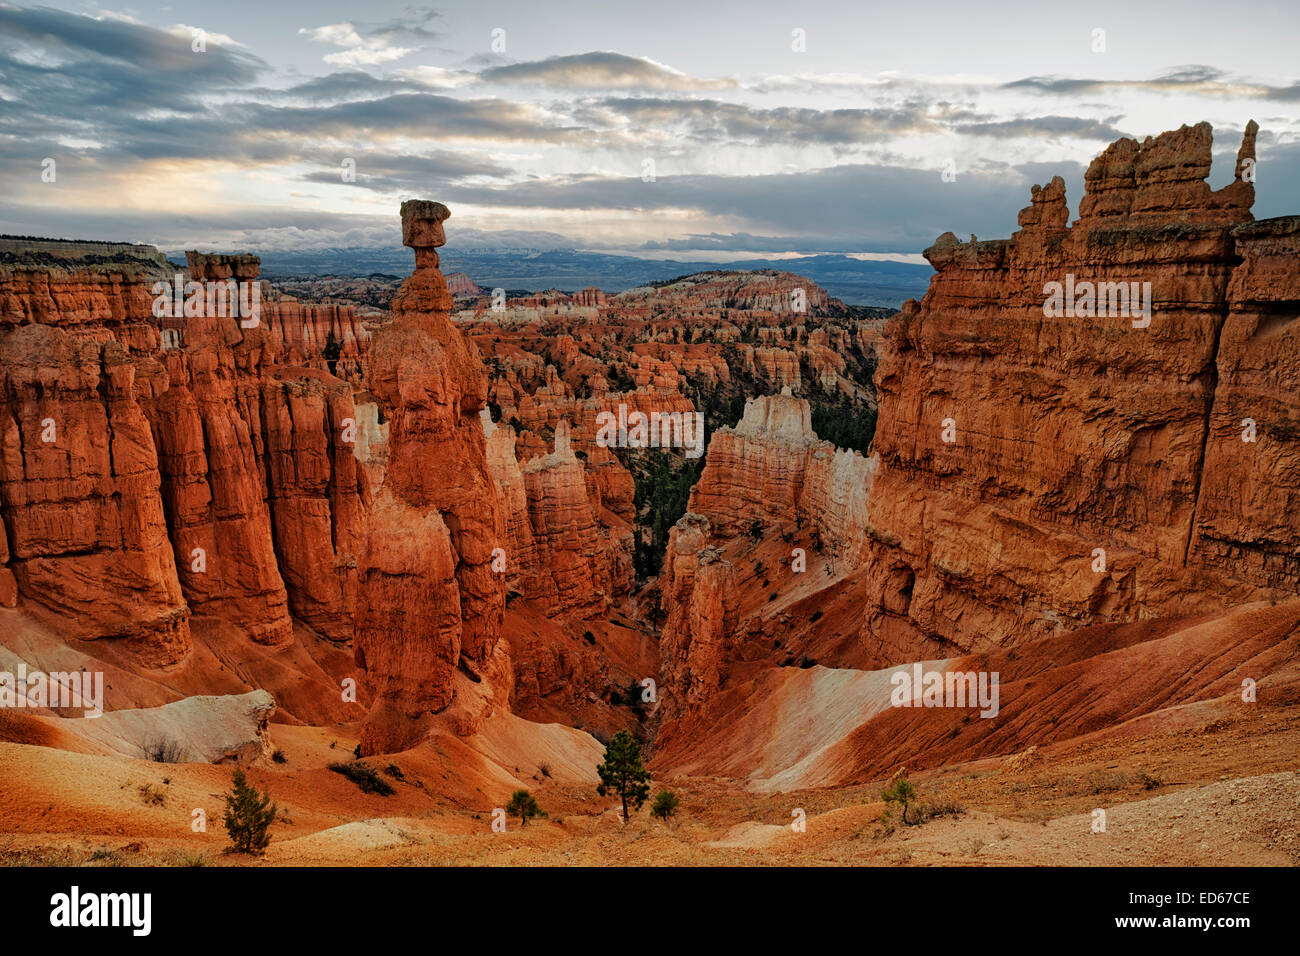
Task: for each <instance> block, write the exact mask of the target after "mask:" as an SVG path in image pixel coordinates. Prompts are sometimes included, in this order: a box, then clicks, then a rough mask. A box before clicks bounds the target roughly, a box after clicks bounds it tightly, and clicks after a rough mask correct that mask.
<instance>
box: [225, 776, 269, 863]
mask: <svg viewBox="0 0 1300 956" xmlns="http://www.w3.org/2000/svg"><path fill="white" fill-rule="evenodd" d="M231 784H232V787H231V791H230V793H228V794H226V813H225V816H224V818H223V822H224V823H225V825H226V832H227V833H229V834H230V842H231V844H232V846H233V847H234V849H235V851H236V852H239V853H260V852H262V851H263V850H265V849H266V845H267V844H268V843H270V842H271V834H270V832H269V828H270V826H271V821H272V820H274V819H275V814H276V808H275V804H274V803H271V792H270V791H269V790H265V791H263V792H262V793H261V794H259V793H258V792H257V788H256V787H253V786H250V785H249V783H248V780H247V778H246V777H245V776H244V771H243V770H242V769H239V768H236V769H235V773H234V776H233V777H232V778H231ZM268 805H269V806H268Z"/></svg>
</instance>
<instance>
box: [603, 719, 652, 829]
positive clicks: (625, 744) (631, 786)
mask: <svg viewBox="0 0 1300 956" xmlns="http://www.w3.org/2000/svg"><path fill="white" fill-rule="evenodd" d="M596 773H598V774H600V786H598V787H597V788H596V792H597V793H598V794H600V795H601V796H602V797H604V796H608V795H609V794H611V793H617V794H618V795H619V797H620V798H622V801H623V822H624V823H627V821H628V811H627V805H628V804H629V803H631V804H632V809H633V810H638V809H640V807H641V804H643V803H645V800H646V797H648V796H650V783H649V781H650V771H648V770H646V768H645V766H644V765H643V764H642V763H641V745H640V744H639V743H637V742H636V738H635V737H633V736H632V735H631V734H630V733H628V732H627V731H626V730H620V731H619V732H618V733H616V734H615V735H614V737H613V739H612V740H610V742H609V744H608V746H606V747H605V762H604V763H602V764H601V765H600V766H599V767H597V768H596Z"/></svg>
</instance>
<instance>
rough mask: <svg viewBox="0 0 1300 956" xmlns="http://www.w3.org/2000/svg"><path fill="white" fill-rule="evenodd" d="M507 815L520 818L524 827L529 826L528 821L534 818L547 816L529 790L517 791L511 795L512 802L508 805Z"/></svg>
mask: <svg viewBox="0 0 1300 956" xmlns="http://www.w3.org/2000/svg"><path fill="white" fill-rule="evenodd" d="M506 813H508V814H510V815H511V816H513V817H518V818H519V822H520V824H521V825H522V826H528V821H529V820H531V819H532V818H533V817H544V816H546V814H545V813H543V812H542V808H541V807H539V806H538V805H537V801H536V800H535V799H533V795H532V794H531V793H529V792H528V791H527V790H516V791H515V792H514V793H512V794H511V795H510V802H509V803H507V804H506Z"/></svg>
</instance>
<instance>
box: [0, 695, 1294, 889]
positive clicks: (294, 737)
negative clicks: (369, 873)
mask: <svg viewBox="0 0 1300 956" xmlns="http://www.w3.org/2000/svg"><path fill="white" fill-rule="evenodd" d="M539 726H544V725H533V724H527V723H526V722H523V721H519V722H518V723H517V724H516V725H515V730H516V733H517V737H516V739H514V740H513V741H510V743H513V744H514V745H516V746H517V748H518V749H517V752H523V750H525V749H529V748H532V749H533V751H534V752H536V746H537V741H536V739H535V734H536V730H537V728H538V727H539ZM271 735H272V737H273V739H274V741H275V743H276V745H277V746H278V747H280V748H281V749H282V751H283V754H284V756H285V758H286V762H285V763H283V764H270V765H267V766H261V767H258V768H257V769H255V770H252V771H250V779H251V780H252V781H253V782H254V783H255V784H257V785H259V786H267V787H269V788H270V790H271V793H272V795H273V797H274V799H275V802H276V805H277V807H278V808H279V810H280V816H279V818H278V820H277V823H276V824H275V825H274V826H273V828H272V833H273V840H272V843H271V845H270V847H269V848H268V850H267V852H266V854H265V855H264V856H262V857H250V856H245V855H240V854H228V853H226V852H225V851H224V847H225V845H226V838H225V834H224V832H223V831H222V829H221V826H220V824H219V822H218V821H217V820H216V819H210V825H209V827H208V830H207V832H206V833H197V834H196V833H193V832H191V830H190V827H189V826H188V821H189V819H190V812H189V808H190V807H192V806H200V805H206V806H208V807H209V808H211V807H213V806H215V805H218V804H219V800H218V797H219V796H220V794H221V793H222V792H223V791H224V790H225V789H227V785H228V770H227V769H226V768H222V767H215V766H208V765H199V764H181V765H160V764H157V763H151V762H149V761H145V760H131V759H122V758H107V757H102V756H95V755H89V754H78V753H69V752H66V751H60V750H54V749H47V748H32V747H28V746H22V745H17V744H11V743H0V775H3V776H4V777H10V775H12V774H17V773H20V772H21V773H23V774H24V776H25V779H26V780H27V781H28V785H27V786H25V787H24V789H23V790H22V791H21V792H18V791H14V790H11V789H8V788H6V792H5V793H4V795H3V798H2V799H3V801H4V802H3V806H0V813H3V818H4V819H5V820H6V821H11V822H12V821H16V820H22V821H23V824H22V826H21V828H20V832H13V833H6V834H4V835H0V865H73V866H122V865H130V866H155V865H159V866H197V865H209V866H277V865H278V866H285V865H288V866H294V865H309V866H356V865H394V866H461V865H502V866H519V865H540V866H548V865H551V866H597V865H610V864H614V865H624V866H696V865H700V866H731V865H745V866H750V865H760V866H761V865H799V866H809V865H812V866H816V865H877V866H896V865H911V866H950V865H955V866H997V865H1029V866H1062V865H1095V866H1118V865H1128V866H1153V865H1155V866H1166V865H1177V866H1207V865H1219V866H1222V865H1229V866H1251V865H1253V866H1259V865H1274V866H1278V865H1280V866H1292V865H1297V864H1300V772H1297V771H1296V770H1295V769H1294V767H1295V754H1296V753H1297V752H1300V706H1297V705H1294V704H1292V705H1289V706H1275V707H1270V706H1266V705H1260V706H1258V707H1257V708H1256V709H1250V710H1247V711H1244V712H1241V713H1239V714H1237V715H1236V716H1228V717H1219V718H1216V719H1213V720H1210V721H1208V722H1206V723H1204V724H1200V725H1198V726H1195V727H1192V728H1190V729H1181V730H1174V731H1158V732H1154V733H1143V734H1138V735H1129V734H1126V733H1124V732H1123V728H1120V729H1119V730H1117V731H1116V732H1102V733H1094V734H1090V735H1086V736H1085V737H1083V738H1080V739H1076V740H1072V741H1069V742H1065V743H1062V744H1055V745H1049V746H1047V747H1044V748H1042V749H1041V750H1035V751H1032V752H1030V753H1029V754H1028V755H1017V756H1013V757H1011V758H1004V757H997V758H988V759H983V760H975V761H970V762H960V763H954V764H951V765H947V766H943V767H940V768H937V769H934V770H927V771H921V772H917V773H914V774H909V779H910V780H911V781H912V783H913V784H914V786H915V787H916V790H917V793H918V797H919V798H920V799H921V800H922V801H924V802H937V803H940V804H946V805H950V806H954V805H955V806H956V807H958V808H960V810H959V812H957V813H956V814H955V815H944V816H941V817H936V818H935V819H932V820H929V821H928V822H925V823H921V824H918V825H913V826H896V827H894V828H892V830H891V829H889V828H886V827H885V826H883V825H882V824H881V823H880V817H881V814H882V812H883V811H884V809H885V805H884V804H883V803H882V802H881V801H880V791H881V787H882V785H883V783H884V782H885V781H884V780H877V781H871V782H868V783H864V784H861V785H856V786H849V787H835V788H818V789H809V790H798V791H793V792H790V793H773V794H759V793H754V792H752V791H751V790H748V789H746V787H745V786H743V785H742V784H741V783H740V782H738V781H736V780H729V779H725V778H717V777H670V778H668V779H664V780H658V779H657V780H656V781H655V783H656V785H664V786H670V787H671V788H672V789H673V790H674V791H675V792H676V793H678V795H679V796H680V797H681V799H682V807H681V812H680V813H679V816H678V818H677V819H676V820H675V821H674V822H673V823H671V824H663V823H659V822H652V821H650V820H649V818H648V815H647V813H646V811H645V810H644V809H642V810H641V811H640V812H639V813H636V814H634V816H633V818H632V820H631V822H630V823H629V824H627V825H626V826H625V825H624V824H623V823H622V821H621V820H620V818H619V812H618V806H617V801H616V800H611V799H609V798H601V797H598V796H597V795H596V793H595V788H594V787H592V786H574V785H566V784H563V783H556V782H553V781H551V780H548V779H547V777H546V776H545V775H544V773H543V771H542V770H541V768H539V767H534V766H528V765H520V766H518V768H517V770H516V768H514V767H510V768H506V769H507V770H508V771H512V772H514V775H515V776H516V778H517V779H524V780H527V781H528V782H529V784H530V785H531V789H532V792H533V794H534V795H535V796H536V797H537V799H538V802H539V804H540V805H541V807H542V809H543V810H544V811H546V813H547V814H548V816H547V818H545V819H539V820H535V821H533V822H532V823H531V824H530V825H529V826H527V827H524V828H520V827H519V826H518V823H517V821H516V820H514V819H511V821H510V823H509V827H508V829H507V831H506V832H504V833H493V832H491V828H490V817H489V814H488V813H486V812H484V811H483V810H481V809H472V807H473V806H474V805H475V804H476V803H477V805H479V806H485V805H486V804H484V803H483V799H482V798H483V790H484V789H485V788H488V789H490V788H491V786H492V784H493V783H494V782H495V781H494V780H493V774H492V771H491V770H490V769H486V768H485V769H483V770H482V772H481V773H479V774H475V773H474V772H473V771H472V770H470V769H468V768H471V767H473V766H474V765H475V763H476V761H475V760H474V759H473V758H472V757H469V756H468V750H467V749H466V748H465V747H464V745H463V744H459V743H458V742H456V741H455V740H453V739H451V738H437V739H436V740H435V741H434V742H432V743H430V744H428V745H424V746H421V747H420V748H416V749H415V750H412V751H408V752H406V753H403V754H400V755H396V756H394V757H393V758H392V760H391V762H389V763H390V766H396V767H397V768H399V772H400V774H401V779H394V778H391V777H390V778H389V782H390V783H391V784H392V785H393V786H394V787H395V790H396V793H394V794H393V795H392V796H388V797H383V796H377V795H368V794H364V793H362V792H361V791H360V790H358V789H357V787H355V786H354V785H353V784H352V783H350V782H349V781H347V780H346V779H344V778H343V777H341V776H339V775H338V774H335V773H333V772H331V771H330V770H328V769H327V767H326V765H327V764H328V763H329V762H331V761H332V760H337V759H339V758H340V755H341V754H346V753H347V752H348V751H350V750H351V749H352V747H353V746H355V744H356V742H357V740H358V739H359V736H358V733H357V731H356V730H355V729H354V728H352V727H336V728H329V729H325V728H319V727H301V726H298V727H294V726H284V725H273V726H272V729H271ZM498 743H502V744H504V743H506V742H505V741H498ZM572 756H574V757H575V759H581V758H582V756H583V754H581V753H575V754H573V755H572ZM467 757H468V759H467ZM372 762H373V761H372ZM380 763H381V764H382V763H384V761H382V760H381V761H380ZM480 766H481V767H484V766H485V765H484V764H482V763H481V762H480ZM453 776H455V779H452V778H453ZM87 780H95V781H97V785H96V786H95V787H93V788H88V787H86V785H85V781H87ZM476 796H477V797H478V798H479V799H478V800H476V799H475V797H476ZM1098 808H1101V809H1104V810H1105V812H1106V830H1105V832H1101V833H1099V832H1093V819H1094V813H1093V811H1094V810H1096V809H1098ZM796 809H802V810H803V811H804V813H805V814H806V830H805V831H804V832H795V831H794V830H793V829H792V826H791V820H792V819H794V818H793V816H792V814H793V812H794V811H795V810H796Z"/></svg>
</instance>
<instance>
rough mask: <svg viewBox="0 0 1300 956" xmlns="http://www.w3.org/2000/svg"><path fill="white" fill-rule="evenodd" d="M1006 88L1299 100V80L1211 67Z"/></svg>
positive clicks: (1028, 81)
mask: <svg viewBox="0 0 1300 956" xmlns="http://www.w3.org/2000/svg"><path fill="white" fill-rule="evenodd" d="M1002 88H1003V89H1007V90H1028V91H1029V92H1032V93H1041V94H1045V95H1056V96H1078V95H1082V94H1085V93H1114V92H1117V91H1136V92H1144V93H1190V94H1195V95H1197V96H1212V97H1239V98H1246V99H1263V100H1279V101H1283V102H1288V101H1295V100H1300V83H1292V84H1290V85H1289V86H1270V85H1268V84H1265V83H1258V82H1254V81H1249V80H1244V79H1239V78H1238V79H1234V78H1232V77H1230V76H1229V75H1228V74H1226V73H1224V72H1223V71H1221V70H1217V69H1215V68H1214V67H1211V66H1204V65H1192V66H1185V67H1179V68H1177V69H1174V70H1171V71H1170V72H1168V73H1165V74H1163V75H1161V76H1157V77H1154V78H1153V79H1149V80H1098V79H1079V78H1074V77H1064V76H1027V77H1025V78H1023V79H1019V80H1014V81H1012V82H1010V83H1006V84H1003V87H1002Z"/></svg>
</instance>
